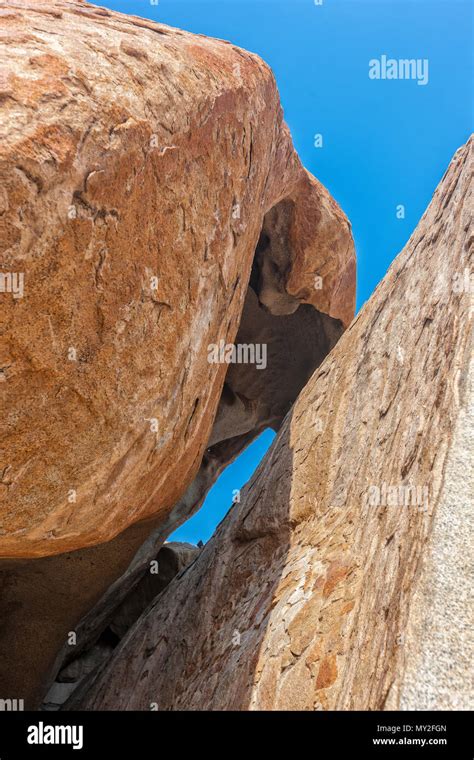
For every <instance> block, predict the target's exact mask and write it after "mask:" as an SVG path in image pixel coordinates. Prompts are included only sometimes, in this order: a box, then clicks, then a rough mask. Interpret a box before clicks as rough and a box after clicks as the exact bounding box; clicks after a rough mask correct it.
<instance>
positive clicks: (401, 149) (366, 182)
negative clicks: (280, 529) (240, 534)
mask: <svg viewBox="0 0 474 760" xmlns="http://www.w3.org/2000/svg"><path fill="white" fill-rule="evenodd" d="M100 1H101V4H102V5H105V6H107V7H108V8H112V9H114V10H118V11H122V12H123V13H132V14H135V15H139V16H145V17H147V18H151V19H154V20H156V21H161V22H163V23H165V24H169V25H171V26H176V27H180V28H182V29H186V30H188V31H191V32H198V33H201V34H207V35H210V36H213V37H219V38H221V39H227V40H231V41H232V42H233V43H235V44H237V45H240V46H241V47H244V48H246V49H247V50H251V51H253V52H255V53H258V54H259V55H260V56H262V58H264V59H265V60H266V61H267V63H269V64H270V66H271V67H272V69H273V71H274V73H275V77H276V80H277V83H278V87H279V90H280V96H281V100H282V104H283V108H284V111H285V118H286V121H287V123H288V125H289V127H290V129H291V132H292V135H293V140H294V143H295V146H296V149H297V150H298V152H299V154H300V156H301V159H302V161H303V163H304V164H305V166H306V167H307V168H308V169H309V170H310V171H311V172H313V174H315V175H316V176H317V177H318V179H319V180H321V182H323V184H325V185H326V187H327V188H328V189H329V190H330V191H331V193H332V194H333V195H334V197H335V198H336V200H337V201H338V202H339V203H340V205H341V206H342V208H343V209H344V211H345V212H346V214H347V215H348V217H349V219H350V221H351V223H352V228H353V234H354V238H355V242H356V249H357V261H358V275H357V278H358V283H357V305H358V308H360V306H361V305H362V304H363V303H364V302H365V301H366V300H367V299H368V298H369V297H370V295H371V293H372V292H373V290H374V288H375V286H376V285H377V283H378V282H379V281H380V280H381V279H382V277H383V276H384V274H385V272H386V271H387V268H388V267H389V265H390V263H391V261H392V260H393V259H394V257H395V256H396V254H397V253H398V252H399V251H400V250H401V249H402V248H403V246H404V245H405V243H406V241H407V240H408V238H409V236H410V234H411V232H412V231H413V229H414V228H415V227H416V225H417V223H418V221H419V219H420V217H421V215H422V214H423V212H424V210H425V208H426V206H427V205H428V203H429V201H430V199H431V196H432V194H433V191H434V189H435V188H436V185H437V184H438V182H439V180H440V179H441V177H442V175H443V174H444V171H445V169H446V167H447V165H448V163H449V161H450V159H451V157H452V154H453V153H454V151H455V150H456V149H457V148H458V147H459V146H460V145H462V144H463V143H464V142H465V141H466V140H467V138H468V136H469V134H470V133H471V131H472V84H473V70H472V67H473V59H472V41H471V39H472V26H473V18H472V13H473V12H472V3H471V0H323V2H322V5H315V2H314V0H159V3H158V5H151V4H150V2H149V0H99V2H100ZM382 55H387V56H388V57H390V58H394V59H401V58H415V59H418V58H419V59H428V62H429V80H428V84H427V85H426V86H421V85H418V84H417V82H416V81H413V80H398V81H397V80H387V79H386V80H371V79H369V76H368V71H369V61H370V60H371V59H374V58H380V57H381V56H382ZM316 134H321V135H322V138H323V147H322V148H316V147H315V146H314V142H315V140H314V136H315V135H316ZM400 205H403V206H404V209H405V217H404V218H397V207H399V206H400ZM399 215H400V214H399ZM271 438H272V435H271V434H270V433H269V432H267V433H265V434H264V435H263V436H262V437H261V438H260V439H259V440H258V441H255V442H254V444H253V445H252V446H251V447H249V449H248V450H247V451H246V452H245V453H244V454H243V455H242V456H241V457H240V458H239V459H238V460H237V461H236V462H235V463H234V464H233V465H232V466H231V467H230V468H229V469H228V470H227V471H226V473H224V475H223V476H221V478H220V479H219V481H218V483H217V484H216V485H215V486H214V488H213V489H212V491H211V492H210V493H209V495H208V497H207V499H206V503H205V505H204V507H203V508H202V510H201V511H200V512H199V513H198V514H197V515H195V516H194V518H192V519H191V520H190V521H188V523H187V524H186V525H184V526H182V527H181V528H180V529H179V530H178V531H177V533H176V534H175V536H174V538H177V539H178V540H185V541H192V542H196V541H198V540H199V539H202V540H204V541H206V540H207V539H208V538H209V537H210V535H211V534H212V532H213V530H214V527H215V526H216V525H217V524H218V522H220V520H221V519H222V517H223V516H224V514H225V513H226V511H227V509H228V508H229V506H230V504H231V501H232V491H233V489H237V488H240V487H241V486H242V485H243V484H244V483H245V482H246V480H248V478H249V477H250V475H251V473H252V472H253V470H254V468H255V466H256V464H257V463H258V461H259V460H260V459H261V457H262V456H263V454H264V452H265V450H266V449H267V447H268V445H269V443H270V441H271Z"/></svg>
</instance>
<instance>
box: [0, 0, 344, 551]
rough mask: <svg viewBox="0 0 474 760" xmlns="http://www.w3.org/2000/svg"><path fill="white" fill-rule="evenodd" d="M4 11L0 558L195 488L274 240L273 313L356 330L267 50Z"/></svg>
mask: <svg viewBox="0 0 474 760" xmlns="http://www.w3.org/2000/svg"><path fill="white" fill-rule="evenodd" d="M0 12H1V13H2V25H3V27H4V30H3V32H2V35H1V38H0V62H1V64H2V69H3V71H4V72H5V74H4V75H3V78H2V83H1V88H2V89H1V97H2V118H1V123H0V136H1V138H2V139H1V148H0V177H1V182H0V185H1V187H2V191H1V209H2V213H1V216H0V226H1V241H2V242H1V249H0V253H1V257H2V267H3V269H4V271H2V288H1V292H0V298H1V301H2V311H1V320H2V321H1V330H2V343H1V349H0V351H1V353H0V367H1V372H0V379H1V381H2V391H3V394H4V409H5V412H4V415H3V423H4V424H3V426H2V434H1V448H2V461H3V462H4V464H3V466H2V471H1V475H2V479H1V485H0V498H1V502H0V556H2V557H11V558H27V557H40V556H49V555H53V554H59V553H65V552H69V551H73V550H76V549H80V548H84V547H88V546H92V545H96V544H99V543H103V542H106V541H110V540H111V539H113V538H114V537H115V536H117V535H118V534H119V533H121V532H122V531H124V530H125V529H126V528H127V527H129V526H130V525H133V524H134V523H137V522H138V521H141V520H145V519H150V518H154V517H159V518H160V519H162V520H164V519H165V518H166V516H167V515H168V514H169V512H170V511H171V509H172V508H173V506H174V505H175V504H176V503H177V502H178V500H179V499H180V498H181V496H182V495H183V494H184V493H185V491H186V488H187V487H188V486H189V485H190V483H191V482H192V480H193V478H194V477H195V476H196V474H197V471H198V469H199V466H200V463H201V460H202V456H203V453H204V451H205V449H206V447H207V445H208V441H209V438H210V435H211V430H212V426H213V422H214V418H215V415H216V411H217V408H218V404H219V400H220V397H221V393H222V388H223V384H224V380H225V374H226V369H227V366H226V365H225V364H223V363H212V362H210V361H208V346H209V345H211V344H219V343H220V342H221V341H223V343H224V344H229V343H230V344H232V343H233V342H234V340H235V338H236V335H237V332H238V328H239V324H240V319H241V314H242V310H243V307H244V302H245V298H246V294H247V290H248V285H249V280H250V275H251V271H252V266H253V262H254V257H255V252H256V249H257V244H258V242H259V240H260V238H261V235H262V233H263V231H264V230H265V232H264V233H263V234H264V235H265V241H266V243H265V245H266V254H265V255H266V256H267V258H268V266H267V265H264V263H262V261H259V272H260V274H258V275H257V286H256V287H257V290H258V289H259V288H260V289H261V291H262V302H261V303H262V308H263V306H265V307H266V308H268V309H269V311H270V312H272V308H273V309H274V313H276V314H282V313H289V311H288V308H289V307H288V305H287V304H286V305H285V304H284V303H283V302H284V301H285V303H286V301H290V302H291V309H290V311H294V310H295V308H296V307H298V306H299V304H300V303H305V304H309V305H311V307H313V309H316V310H318V311H319V312H321V313H323V314H324V315H327V317H328V319H329V318H330V319H333V320H335V321H337V322H338V323H340V324H341V325H344V324H345V325H347V323H348V322H349V321H350V319H351V318H352V314H353V310H354V291H355V264H354V262H355V258H354V248H353V243H352V237H351V232H350V226H349V224H348V222H347V220H346V218H345V216H344V214H343V213H342V212H341V211H340V209H339V208H338V206H337V204H336V203H335V202H334V201H333V200H332V198H331V197H330V196H329V194H328V193H327V191H326V190H325V189H324V188H323V187H322V186H321V185H320V184H319V182H317V180H315V179H314V178H313V177H311V176H310V175H309V174H308V173H307V172H306V171H305V169H304V168H303V167H302V165H301V163H300V161H299V159H298V156H297V155H296V153H295V151H294V149H293V146H292V142H291V138H290V135H289V132H288V129H287V127H286V125H285V124H284V121H283V117H282V109H281V106H280V102H279V96H278V91H277V87H276V84H275V80H274V78H273V75H272V72H271V70H270V69H269V67H268V66H267V65H266V64H264V63H263V61H261V60H260V59H259V58H258V56H256V55H253V54H251V53H247V52H246V51H243V50H240V49H239V48H237V47H235V46H234V45H232V44H230V43H227V42H223V41H220V40H214V39H209V38H206V37H204V36H196V35H193V34H188V33H186V32H182V31H180V30H176V29H171V28H169V27H166V26H163V25H161V24H155V23H153V22H151V21H147V20H145V19H141V18H137V17H133V16H124V15H121V14H118V13H114V12H112V11H108V10H107V9H104V8H96V7H94V6H91V5H89V4H88V3H85V2H81V1H80V0H73V1H72V2H70V1H68V2H66V0H48V1H47V2H39V3H35V4H32V5H30V6H28V7H26V6H25V5H24V3H22V2H15V1H13V2H10V0H9V1H8V2H7V3H5V2H4V1H3V0H0ZM282 204H284V213H283V211H281V209H282ZM280 211H281V213H280ZM282 235H283V236H284V240H283V242H282ZM265 255H264V253H262V254H261V256H263V258H264V259H265ZM261 256H260V258H261ZM272 262H273V263H272ZM269 266H270V268H271V270H272V273H273V274H272V277H269V276H268V275H267V269H268V267H269ZM260 270H261V271H260ZM316 277H321V278H322V284H323V285H322V287H315V278H316ZM318 282H319V281H318Z"/></svg>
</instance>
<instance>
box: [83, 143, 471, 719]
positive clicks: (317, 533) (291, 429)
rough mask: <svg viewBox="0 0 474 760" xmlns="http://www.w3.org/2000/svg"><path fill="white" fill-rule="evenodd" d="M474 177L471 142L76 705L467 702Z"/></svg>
mask: <svg viewBox="0 0 474 760" xmlns="http://www.w3.org/2000/svg"><path fill="white" fill-rule="evenodd" d="M471 173H472V141H471V142H470V143H469V144H468V145H467V146H464V147H463V148H462V149H460V150H459V151H458V152H457V153H456V155H455V157H454V159H453V161H452V163H451V165H450V167H449V169H448V171H447V173H446V175H445V176H444V178H443V180H442V181H441V183H440V185H439V187H438V189H437V191H436V193H435V195H434V198H433V201H432V203H431V205H430V206H429V208H428V210H427V212H426V213H425V215H424V216H423V218H422V220H421V222H420V224H419V226H418V227H417V229H416V231H415V232H414V234H413V236H412V238H411V239H410V241H409V243H408V244H407V246H406V248H405V249H404V250H403V252H402V253H401V254H400V255H399V256H398V258H397V259H396V261H395V262H394V264H393V265H392V266H391V268H390V270H389V272H388V274H387V275H386V277H385V278H384V280H383V282H382V283H381V284H380V285H379V286H378V288H377V290H376V292H375V293H374V295H373V297H372V298H371V300H370V301H369V303H368V304H366V306H365V307H364V309H363V310H362V311H361V313H360V314H359V316H358V317H357V319H356V320H355V321H354V322H353V323H352V325H351V327H350V328H349V330H348V331H347V332H346V333H345V334H344V336H343V337H342V338H341V339H340V341H339V342H338V344H337V345H336V347H335V348H334V349H333V351H332V352H331V354H330V355H329V356H328V357H327V358H326V360H325V361H324V362H323V364H322V365H321V366H320V368H319V369H318V370H317V371H316V372H315V373H314V374H313V376H312V378H311V380H310V381H309V383H308V384H307V385H306V387H305V389H304V390H303V392H302V393H301V394H300V396H299V398H298V400H297V402H296V403H295V405H294V407H293V409H292V411H291V412H290V414H289V415H288V416H287V417H286V419H285V422H284V424H283V426H282V428H281V430H280V433H279V435H278V437H277V439H276V441H275V442H274V444H273V446H272V448H271V450H270V452H269V453H268V455H267V456H266V458H265V459H264V461H263V463H262V464H261V466H260V468H259V470H258V471H257V473H256V474H255V476H254V477H253V478H252V480H251V481H250V483H249V484H248V486H247V487H246V489H245V491H244V492H243V498H242V503H241V504H240V505H236V506H234V507H233V509H232V510H231V511H230V513H229V514H228V516H227V518H226V519H225V521H224V522H223V523H221V525H220V526H219V528H218V529H217V531H216V533H215V535H214V537H213V538H212V540H211V541H210V542H209V543H208V544H207V545H206V546H205V548H204V550H203V551H202V553H201V555H200V556H199V557H198V559H197V560H196V562H195V563H194V564H193V566H192V567H191V568H190V570H189V571H188V572H186V573H185V574H184V575H183V576H182V577H181V578H179V579H175V580H174V581H173V582H172V583H171V584H170V585H169V586H168V587H167V589H166V590H165V591H164V592H163V593H162V594H161V595H160V596H158V597H157V598H156V600H155V602H154V603H153V605H152V607H151V608H150V609H149V610H148V611H147V612H146V613H145V614H144V615H143V616H142V618H141V619H140V621H139V622H138V624H137V625H136V626H135V627H134V629H132V630H131V631H130V632H129V634H128V635H127V636H126V637H125V638H124V639H123V640H122V642H121V644H120V645H119V647H118V648H117V649H116V650H115V653H114V655H113V657H112V658H111V659H110V660H109V662H108V664H107V665H106V666H104V667H103V668H102V670H101V672H100V673H99V675H98V676H97V677H96V679H95V682H94V683H93V684H92V685H91V686H90V689H89V692H88V694H87V695H86V696H84V695H82V696H81V697H78V698H77V699H74V698H72V700H71V701H70V703H69V704H70V706H71V707H80V708H84V709H99V710H104V709H142V710H148V709H150V706H151V705H154V706H155V707H156V706H157V707H158V709H162V710H170V709H310V710H312V709H380V708H384V707H412V708H416V707H421V708H423V707H426V706H430V707H435V708H436V707H460V706H463V707H466V706H468V705H469V661H470V660H472V653H473V652H472V634H470V631H469V629H470V627H471V626H470V622H469V621H471V620H472V617H471V615H470V611H469V606H468V604H469V594H468V590H469V584H470V582H472V575H470V567H469V565H468V561H467V556H468V553H467V552H466V541H467V540H468V539H467V537H468V536H469V535H471V536H472V531H471V532H469V526H468V521H472V510H471V512H469V505H470V500H471V499H472V490H471V489H472V480H471V479H470V473H469V469H468V467H467V466H466V464H467V459H468V454H467V453H466V447H468V448H467V452H469V451H471V452H472V428H471V431H470V436H471V438H470V439H469V432H468V430H469V429H468V427H467V417H466V415H467V408H468V402H469V396H470V392H471V390H472V375H470V374H469V371H468V370H469V359H470V355H471V350H472V345H471V332H470V330H471V318H472V315H471V294H470V293H469V289H468V288H469V285H468V286H467V289H466V286H465V284H466V273H467V283H469V277H468V275H469V267H470V266H472V241H473V238H472V230H471V228H470V219H471V215H472V187H471ZM462 283H464V286H463V285H462ZM469 446H470V448H469ZM471 506H472V503H471ZM471 707H472V703H471Z"/></svg>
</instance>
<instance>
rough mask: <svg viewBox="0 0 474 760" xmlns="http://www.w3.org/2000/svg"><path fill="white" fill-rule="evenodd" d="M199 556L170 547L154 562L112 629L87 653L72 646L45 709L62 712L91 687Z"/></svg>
mask: <svg viewBox="0 0 474 760" xmlns="http://www.w3.org/2000/svg"><path fill="white" fill-rule="evenodd" d="M198 554H199V549H198V548H197V547H196V546H193V545H192V544H186V543H177V542H168V543H166V544H165V546H163V547H162V549H160V551H159V552H158V554H157V556H156V558H155V560H154V561H152V562H150V564H149V566H148V568H147V572H146V573H144V574H143V576H142V577H141V579H140V581H139V582H138V583H137V584H136V586H135V587H134V588H133V589H132V590H131V591H129V593H128V594H127V595H126V596H125V598H124V600H123V602H122V603H121V604H120V605H119V606H118V608H117V610H116V611H115V614H114V617H113V619H112V621H111V623H110V626H108V627H107V628H105V629H104V630H101V634H100V637H99V638H98V639H97V640H96V641H94V642H93V643H91V642H89V643H90V646H89V648H88V649H85V651H82V650H81V649H80V648H78V646H77V641H76V643H74V645H71V642H68V646H67V649H68V656H67V657H64V659H63V661H62V666H61V667H60V669H59V672H58V674H57V676H56V680H55V681H54V683H53V684H52V685H51V687H50V688H49V689H48V693H47V695H46V696H45V699H44V703H43V705H42V709H44V710H58V709H59V707H60V706H61V705H62V704H63V703H64V702H65V701H66V700H67V698H68V697H69V696H70V695H71V694H72V693H73V692H76V690H77V689H79V688H81V687H82V686H83V684H84V682H86V683H87V680H86V679H87V676H89V674H91V673H93V672H94V670H95V669H96V668H97V667H98V666H99V665H100V664H101V663H103V662H105V660H107V659H108V658H109V657H110V655H111V654H112V652H113V650H114V647H115V646H116V645H117V643H118V641H119V640H120V638H122V636H123V635H124V634H125V633H126V632H127V631H128V630H129V628H130V627H131V626H132V625H133V623H134V622H135V621H136V620H137V619H138V618H139V617H140V615H141V614H142V613H143V612H144V611H145V609H146V608H147V607H148V605H149V604H150V602H152V601H153V599H154V598H155V596H157V595H158V594H159V593H161V591H163V589H165V588H166V586H167V585H168V584H169V583H170V582H171V580H172V579H173V578H174V577H175V576H176V575H178V574H179V573H180V572H181V571H182V570H183V569H184V568H186V567H188V566H189V565H190V563H191V562H192V561H193V560H194V559H195V558H196V557H197V556H198ZM99 625H100V624H99ZM102 628H103V625H102ZM99 630H100V628H99ZM83 649H84V647H83Z"/></svg>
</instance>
